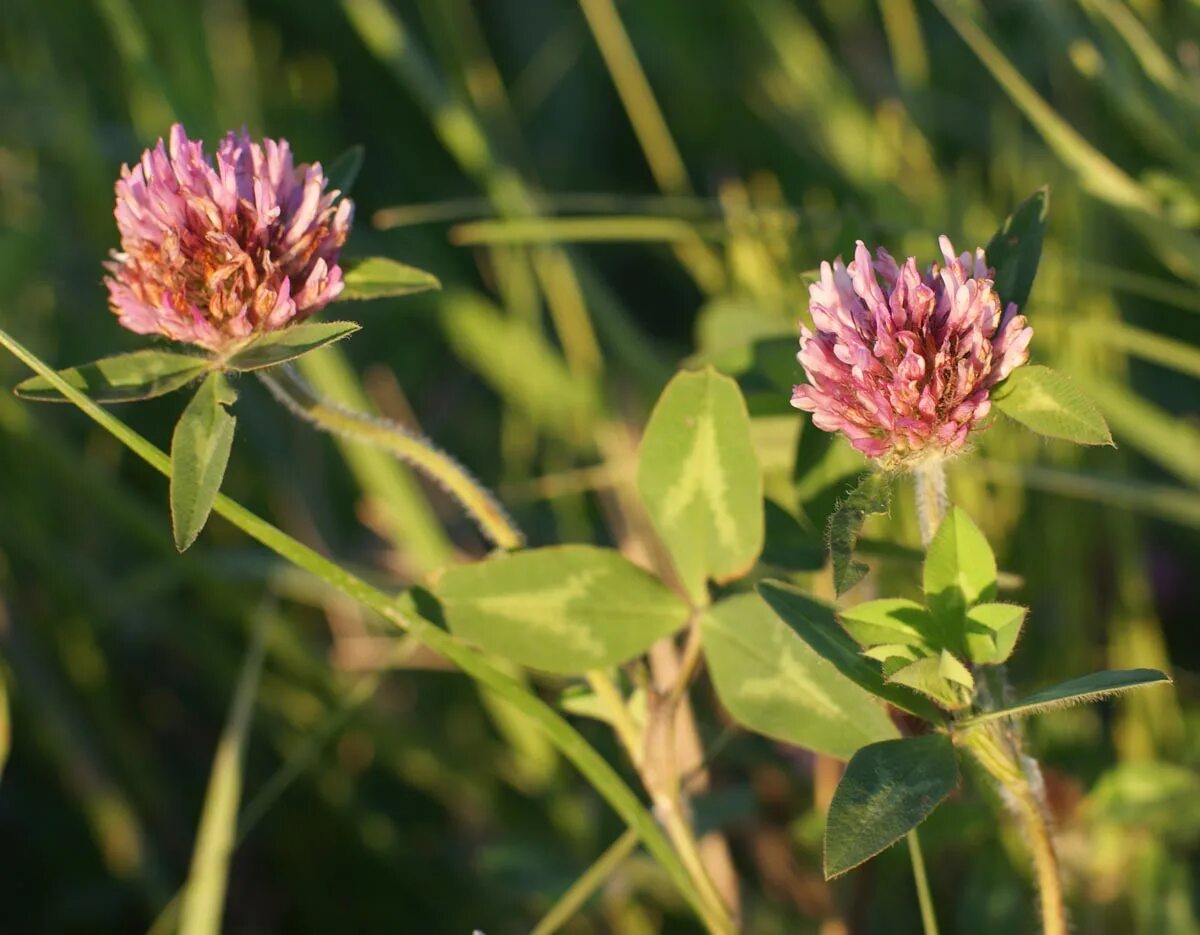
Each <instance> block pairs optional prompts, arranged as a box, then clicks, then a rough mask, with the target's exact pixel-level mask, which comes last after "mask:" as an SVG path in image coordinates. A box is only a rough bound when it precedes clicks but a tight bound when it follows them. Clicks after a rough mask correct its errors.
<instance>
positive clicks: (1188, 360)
mask: <svg viewBox="0 0 1200 935" xmlns="http://www.w3.org/2000/svg"><path fill="white" fill-rule="evenodd" d="M1078 334H1079V335H1080V337H1086V338H1089V339H1091V340H1093V341H1096V342H1098V343H1101V344H1105V345H1107V346H1109V347H1113V348H1116V349H1117V350H1120V351H1123V352H1124V353H1126V354H1129V355H1130V356H1132V357H1140V358H1141V359H1142V360H1148V361H1150V362H1151V363H1155V364H1158V365H1159V366H1161V367H1167V368H1169V369H1171V370H1175V371H1178V372H1179V373H1185V374H1187V375H1188V376H1190V377H1195V378H1196V379H1198V380H1200V348H1197V347H1194V346H1193V345H1191V344H1189V343H1187V342H1186V341H1181V340H1178V339H1176V338H1169V337H1166V336H1165V335H1161V334H1156V333H1155V332H1153V331H1147V330H1145V329H1144V328H1135V327H1134V326H1133V325H1126V324H1123V323H1120V322H1115V321H1098V322H1089V323H1088V324H1087V325H1086V326H1084V327H1081V328H1080V329H1079V331H1078Z"/></svg>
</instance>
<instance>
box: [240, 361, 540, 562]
mask: <svg viewBox="0 0 1200 935" xmlns="http://www.w3.org/2000/svg"><path fill="white" fill-rule="evenodd" d="M258 378H259V379H260V380H261V381H262V382H263V383H264V384H265V385H266V387H267V389H269V390H270V391H271V394H272V395H273V396H274V397H275V398H276V399H277V400H279V402H281V403H282V404H283V405H284V406H286V407H287V408H288V409H289V410H291V411H292V412H293V413H295V414H296V415H297V416H299V417H300V418H301V419H304V420H305V421H306V422H309V423H311V424H312V425H315V426H316V427H317V428H319V429H321V430H323V431H326V432H330V433H332V434H335V435H340V436H342V437H344V438H349V439H352V440H353V441H357V442H362V443H363V444H366V445H374V446H375V447H377V448H383V449H386V450H387V451H390V452H391V453H392V454H394V455H395V456H396V457H397V458H399V459H400V460H402V461H404V462H406V463H407V464H409V465H411V466H412V467H414V468H416V469H417V470H419V471H422V472H423V473H424V474H425V475H426V476H427V477H429V478H430V479H431V480H433V481H435V482H436V483H438V484H439V485H440V486H441V487H442V489H443V490H445V491H446V492H447V493H448V494H450V496H452V497H454V499H455V500H457V501H458V502H459V504H460V505H461V506H462V508H463V509H464V510H466V511H467V513H468V515H470V516H471V518H472V519H474V520H475V522H476V523H478V524H479V529H480V531H481V532H482V533H483V534H484V535H485V536H486V537H487V538H488V539H489V540H490V541H491V542H493V543H495V544H496V545H497V546H499V547H500V548H502V549H519V548H520V547H521V546H522V545H523V544H524V542H525V537H524V536H523V535H522V534H521V530H520V529H518V528H517V525H516V523H514V522H513V521H512V519H511V518H510V517H509V516H508V514H507V513H505V511H504V508H503V507H502V506H500V504H499V502H497V500H496V498H495V497H493V496H492V494H491V493H490V492H489V491H488V490H487V489H486V488H485V487H484V486H483V485H482V484H480V483H479V481H477V480H476V479H475V478H474V477H472V476H471V473H470V471H468V470H467V469H466V468H464V467H463V466H462V465H461V464H459V463H458V462H457V461H455V460H454V459H453V458H452V457H450V455H448V454H446V452H444V451H442V450H440V449H439V448H436V447H435V446H434V445H433V443H432V442H430V441H429V440H428V439H426V438H422V437H421V436H419V435H417V434H415V433H413V432H410V431H409V430H408V429H406V428H405V427H404V426H402V425H400V424H399V423H398V422H393V421H392V420H390V419H384V418H380V417H377V416H367V415H363V414H362V413H360V412H354V411H353V410H350V409H346V408H344V407H342V406H339V405H337V404H335V403H331V402H328V401H327V400H324V399H322V398H321V397H320V396H319V395H318V394H317V393H316V391H315V390H313V388H312V387H311V386H309V385H308V384H307V383H306V382H305V381H304V378H303V377H301V376H300V374H298V373H297V372H296V371H295V370H294V369H293V368H292V367H291V366H290V365H287V364H285V365H284V366H282V367H277V368H274V369H272V370H270V371H261V372H260V373H259V374H258Z"/></svg>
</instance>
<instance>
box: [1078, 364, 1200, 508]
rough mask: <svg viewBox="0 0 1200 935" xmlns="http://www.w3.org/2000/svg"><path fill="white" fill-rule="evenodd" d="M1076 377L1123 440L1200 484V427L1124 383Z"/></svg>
mask: <svg viewBox="0 0 1200 935" xmlns="http://www.w3.org/2000/svg"><path fill="white" fill-rule="evenodd" d="M1075 380H1076V382H1077V383H1079V384H1080V385H1081V386H1082V387H1083V389H1084V390H1085V391H1086V392H1087V394H1088V396H1090V397H1091V398H1092V399H1093V400H1095V402H1096V405H1097V406H1099V407H1100V410H1101V411H1102V412H1103V413H1104V415H1105V416H1106V417H1107V419H1108V421H1109V423H1111V425H1112V428H1113V431H1114V432H1115V433H1116V436H1117V438H1119V439H1121V441H1122V443H1128V444H1129V445H1131V446H1133V447H1134V448H1136V449H1137V450H1138V451H1140V452H1141V453H1142V454H1143V455H1145V456H1146V457H1147V458H1149V459H1150V460H1151V461H1154V462H1156V463H1157V464H1159V465H1161V466H1162V467H1164V468H1166V469H1167V470H1168V471H1170V472H1171V473H1173V474H1174V475H1175V476H1176V477H1178V478H1180V479H1181V480H1184V481H1186V482H1187V483H1189V484H1192V485H1193V486H1197V487H1200V429H1197V428H1196V427H1195V426H1193V425H1190V424H1189V423H1188V422H1186V421H1185V420H1184V419H1181V418H1177V417H1176V416H1173V415H1172V414H1170V413H1169V412H1167V411H1166V410H1165V409H1162V408H1161V407H1159V406H1156V405H1155V404H1154V403H1151V402H1149V401H1148V400H1146V399H1144V398H1142V397H1141V396H1139V395H1138V394H1137V393H1134V392H1133V391H1132V390H1130V389H1129V388H1128V387H1127V386H1125V385H1123V384H1121V383H1116V382H1114V381H1112V380H1105V379H1093V378H1092V377H1082V376H1081V375H1076V378H1075Z"/></svg>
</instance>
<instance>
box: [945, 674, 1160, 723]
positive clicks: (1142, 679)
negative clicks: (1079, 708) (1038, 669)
mask: <svg viewBox="0 0 1200 935" xmlns="http://www.w3.org/2000/svg"><path fill="white" fill-rule="evenodd" d="M1170 681H1171V680H1170V679H1169V678H1168V677H1167V676H1166V675H1165V674H1163V673H1162V672H1159V671H1158V670H1157V669H1109V670H1107V671H1104V672H1093V673H1092V674H1091V675H1085V676H1083V677H1081V678H1077V679H1071V680H1070V681H1067V682H1061V683H1059V684H1058V685H1054V686H1052V687H1050V688H1044V689H1042V690H1041V691H1040V692H1034V693H1033V694H1032V695H1029V696H1028V697H1026V698H1023V699H1021V700H1020V701H1018V702H1017V703H1016V704H1014V705H1011V706H1009V707H1007V708H1001V709H1000V710H998V711H985V712H983V713H982V714H976V715H974V716H972V717H969V718H963V719H962V720H961V721H959V723H960V724H961V725H962V726H964V727H966V726H968V725H971V724H983V723H985V722H987V721H995V720H997V719H999V718H1005V717H1029V716H1030V715H1033V714H1041V713H1042V712H1043V711H1051V710H1053V709H1055V708H1065V707H1068V706H1069V705H1076V704H1085V703H1087V702H1090V701H1099V700H1100V699H1101V698H1107V697H1108V696H1109V695H1115V694H1117V693H1118V692H1124V691H1129V690H1130V689H1131V688H1138V687H1140V686H1142V685H1154V684H1156V683H1158V682H1166V683H1168V684H1169V683H1170Z"/></svg>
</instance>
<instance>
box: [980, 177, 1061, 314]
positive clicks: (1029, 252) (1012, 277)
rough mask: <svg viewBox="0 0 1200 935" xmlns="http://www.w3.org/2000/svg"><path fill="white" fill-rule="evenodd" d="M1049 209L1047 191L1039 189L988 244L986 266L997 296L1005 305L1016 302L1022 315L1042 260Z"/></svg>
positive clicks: (1047, 189) (1019, 207) (1011, 216)
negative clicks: (993, 278) (993, 282)
mask: <svg viewBox="0 0 1200 935" xmlns="http://www.w3.org/2000/svg"><path fill="white" fill-rule="evenodd" d="M1049 209H1050V190H1049V188H1039V189H1038V190H1037V191H1036V192H1034V193H1033V194H1032V195H1030V196H1029V197H1028V198H1026V199H1025V200H1024V201H1022V202H1021V203H1020V204H1019V205H1018V206H1017V210H1015V211H1014V212H1013V213H1012V214H1010V215H1009V216H1008V218H1006V219H1005V221H1004V223H1003V224H1002V225H1001V226H1000V229H999V230H998V231H996V233H995V234H993V235H992V239H991V240H989V241H988V245H987V247H986V248H985V252H986V253H987V260H988V265H989V266H991V267H992V268H994V269H995V270H996V277H995V289H996V294H997V295H998V296H1000V299H1001V301H1002V302H1003V303H1004V304H1005V305H1007V304H1008V303H1009V302H1015V303H1017V306H1018V307H1019V308H1020V309H1021V310H1022V311H1023V310H1024V309H1025V303H1026V302H1027V301H1028V300H1029V292H1030V290H1031V289H1032V288H1033V280H1034V277H1035V276H1036V275H1037V268H1038V260H1039V259H1040V258H1041V256H1042V240H1043V238H1044V237H1045V235H1046V214H1047V213H1048V211H1049Z"/></svg>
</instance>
